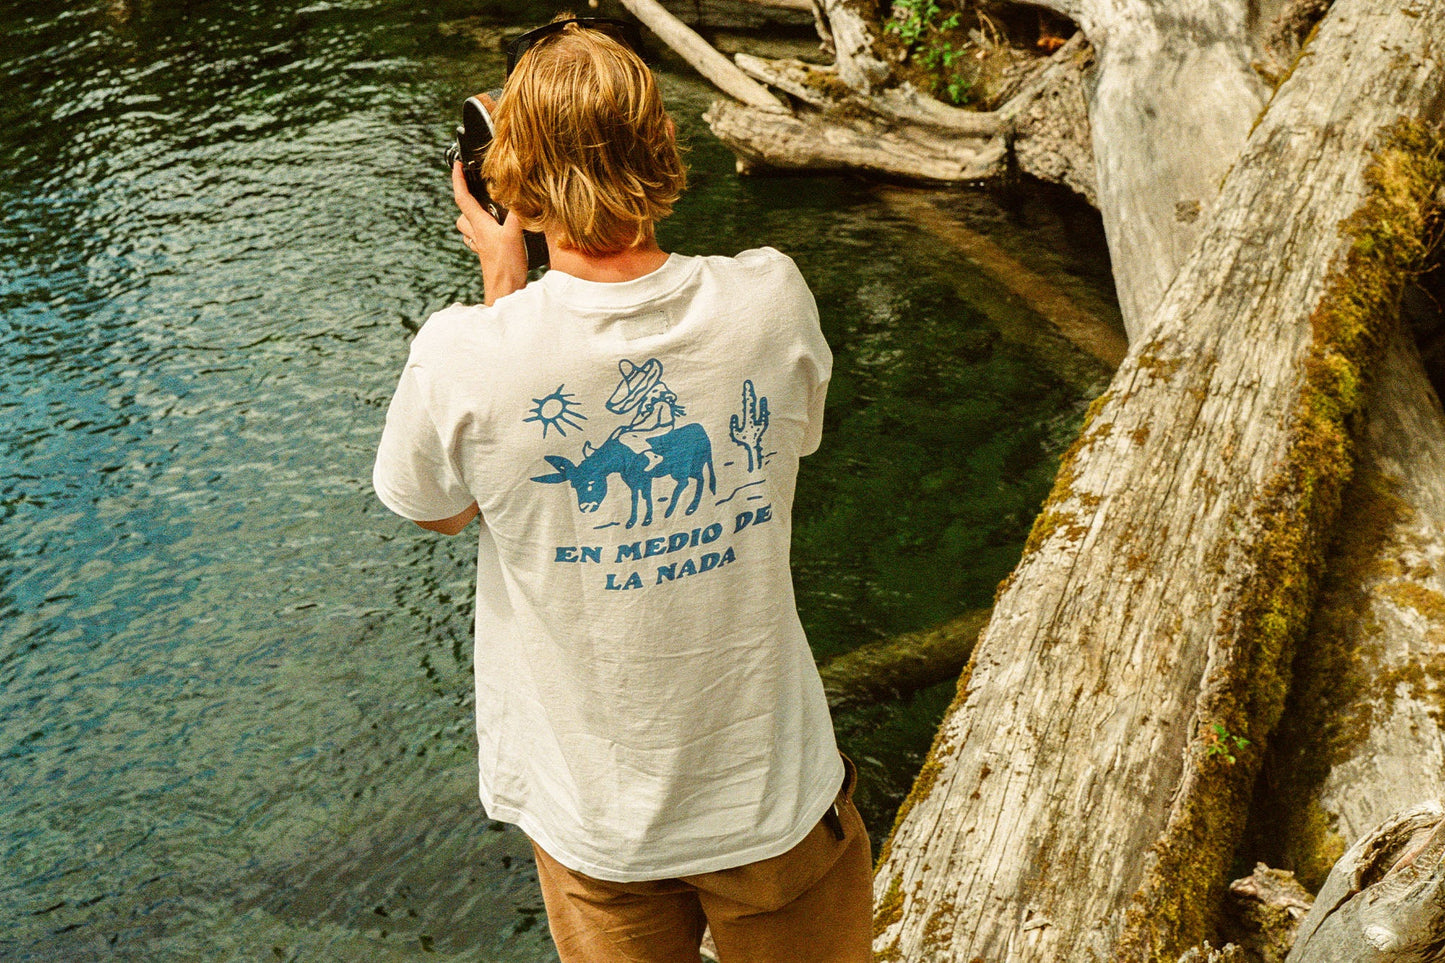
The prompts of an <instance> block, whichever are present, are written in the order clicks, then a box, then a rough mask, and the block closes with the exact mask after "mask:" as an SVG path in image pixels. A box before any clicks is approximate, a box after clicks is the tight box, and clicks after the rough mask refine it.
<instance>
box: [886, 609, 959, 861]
mask: <svg viewBox="0 0 1445 963" xmlns="http://www.w3.org/2000/svg"><path fill="white" fill-rule="evenodd" d="M980 634H982V633H980ZM972 679H973V660H972V659H970V660H969V662H968V665H966V666H964V667H963V672H962V673H960V674H959V677H958V687H957V689H956V691H955V692H954V695H953V701H952V702H951V703H949V705H948V708H947V709H945V710H944V712H943V721H942V722H940V723H939V725H938V731H937V732H935V733H934V734H933V745H931V746H929V748H928V755H927V756H925V757H924V760H923V765H922V766H921V767H919V770H918V776H917V778H915V779H914V780H913V787H912V788H911V789H909V791H908V795H907V796H906V797H905V798H904V800H903V802H902V803H900V804H899V806H898V814H897V815H896V816H894V817H893V828H892V829H891V830H889V832H888V838H887V839H885V840H883V845H882V846H881V847H880V848H879V850H878V862H877V864H876V865H875V866H874V870H873V871H874V873H875V874H876V873H877V872H879V871H880V870H881V869H882V868H883V867H884V866H886V865H887V864H888V859H889V857H890V856H892V855H893V837H894V836H895V835H896V834H897V833H898V827H899V826H901V825H903V820H904V819H905V818H906V817H907V816H908V814H909V813H910V812H912V811H913V807H914V806H916V805H918V804H919V803H920V802H922V801H923V800H925V799H927V798H928V796H929V794H930V793H932V792H933V787H934V785H936V784H937V782H938V774H939V773H940V772H942V771H943V762H942V757H943V756H944V755H945V754H946V753H947V751H948V749H949V747H950V744H949V743H948V742H947V740H945V739H944V735H943V732H944V729H945V728H947V726H948V720H949V719H951V718H952V717H953V714H954V713H955V712H957V711H958V710H959V708H960V707H961V706H962V705H963V703H964V702H965V701H967V699H968V692H969V683H970V682H971V681H972Z"/></svg>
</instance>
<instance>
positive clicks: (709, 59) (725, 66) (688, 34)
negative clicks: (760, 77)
mask: <svg viewBox="0 0 1445 963" xmlns="http://www.w3.org/2000/svg"><path fill="white" fill-rule="evenodd" d="M621 2H622V5H623V6H624V7H626V8H627V10H628V12H630V13H631V14H632V15H633V16H634V17H636V18H637V19H638V20H641V21H642V22H643V23H644V24H646V25H647V28H648V29H649V30H651V31H652V32H653V33H655V34H656V35H657V36H658V38H659V39H660V40H662V41H663V43H665V44H667V45H668V46H669V47H671V48H672V49H673V50H674V51H676V52H677V53H678V54H679V55H680V56H681V57H682V58H683V59H684V60H686V61H687V62H688V63H689V64H690V65H691V66H692V67H693V69H695V70H696V71H697V72H698V73H700V74H702V75H703V76H704V77H706V78H707V79H708V80H709V81H711V82H712V83H713V85H714V86H716V87H717V88H718V89H719V90H721V91H723V92H724V93H726V94H728V95H729V96H732V97H736V98H737V99H738V100H740V101H742V102H743V103H745V104H749V105H750V106H752V107H753V108H754V109H756V110H761V111H764V112H781V111H784V110H786V108H785V107H784V106H783V104H782V102H781V101H779V100H778V99H777V98H776V97H774V96H773V95H772V94H770V93H769V92H768V89H767V88H766V87H764V86H762V85H761V84H759V83H758V82H757V81H755V80H753V79H752V78H751V77H749V76H748V75H747V74H745V73H743V72H742V71H741V70H739V69H738V68H737V67H736V66H735V65H734V64H733V62H732V61H730V60H728V59H727V58H726V57H724V56H723V55H722V54H720V53H718V52H717V51H716V50H714V49H713V48H712V46H711V45H710V44H709V43H708V42H707V41H706V40H704V39H702V38H701V37H699V36H698V35H697V31H695V30H693V29H692V28H691V27H689V26H688V25H687V24H685V23H683V22H682V21H681V20H679V19H677V18H676V17H674V16H673V15H672V14H670V13H668V12H667V10H666V9H664V8H663V6H662V4H660V3H658V2H657V0H621Z"/></svg>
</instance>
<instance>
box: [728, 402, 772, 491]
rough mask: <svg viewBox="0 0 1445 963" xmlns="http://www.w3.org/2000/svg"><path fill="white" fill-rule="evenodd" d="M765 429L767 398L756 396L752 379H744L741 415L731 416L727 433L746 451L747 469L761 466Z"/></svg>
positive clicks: (756, 468) (766, 425)
mask: <svg viewBox="0 0 1445 963" xmlns="http://www.w3.org/2000/svg"><path fill="white" fill-rule="evenodd" d="M767 430H768V399H767V398H759V397H758V393H757V391H756V390H754V388H753V383H752V381H744V382H743V412H742V417H739V416H737V415H733V416H732V418H731V419H730V422H729V430H728V434H730V435H731V436H732V439H733V441H734V442H735V443H736V444H739V445H742V447H743V449H744V450H745V451H746V452H747V453H748V471H757V470H758V469H759V468H762V467H763V432H765V431H767Z"/></svg>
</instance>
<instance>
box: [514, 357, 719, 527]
mask: <svg viewBox="0 0 1445 963" xmlns="http://www.w3.org/2000/svg"><path fill="white" fill-rule="evenodd" d="M617 368H618V371H619V372H620V373H621V376H622V377H621V380H620V381H619V382H618V385H617V388H616V389H615V390H614V391H613V392H612V397H611V398H609V399H608V400H607V403H606V408H607V410H608V411H610V412H612V413H614V414H619V415H628V416H630V417H629V420H628V421H627V422H626V423H625V424H622V425H619V426H618V427H617V428H616V429H614V430H613V432H612V433H611V434H610V435H608V436H607V440H606V441H604V442H603V443H602V444H601V445H600V446H599V447H596V448H594V447H593V446H592V443H591V442H586V443H584V444H583V446H582V460H581V461H580V462H577V463H575V464H574V463H573V462H572V461H571V460H570V459H567V458H563V457H562V456H560V455H545V456H543V457H544V458H545V459H546V461H547V463H548V464H549V465H551V466H552V467H553V468H554V469H556V470H555V471H554V472H552V473H551V474H549V475H536V476H534V477H533V478H532V481H535V482H541V483H542V484H547V485H556V484H560V483H562V482H568V483H570V484H571V485H572V488H573V489H574V490H575V491H576V493H577V507H578V509H579V510H581V511H582V512H584V513H585V512H595V511H597V510H598V509H599V508H601V507H602V502H603V500H604V499H606V498H607V481H608V478H609V476H611V475H614V474H615V475H619V476H621V478H622V482H623V484H625V485H626V486H627V488H628V490H629V491H630V492H631V494H632V513H631V515H630V516H629V517H628V519H627V527H628V528H632V527H633V526H634V525H636V524H637V516H638V511H639V508H640V507H642V506H645V508H646V511H645V513H644V514H643V519H642V524H643V525H651V524H652V510H653V503H652V481H653V479H655V478H672V479H673V480H674V481H675V483H676V484H675V485H674V486H673V490H672V495H671V496H670V497H669V500H668V505H667V511H666V512H665V513H664V514H663V517H664V518H671V517H672V514H673V512H674V511H676V510H677V506H678V503H679V502H680V501H681V500H682V496H683V493H684V492H685V491H686V489H687V487H688V485H689V484H690V483H692V482H696V483H697V484H696V487H695V488H694V489H693V492H692V501H691V502H690V503H689V504H688V506H687V509H686V510H685V512H684V514H687V515H691V514H693V513H694V512H695V511H697V507H698V504H699V502H700V501H701V500H702V491H703V486H704V485H706V486H707V487H708V489H709V490H710V491H711V492H712V493H713V494H717V475H716V472H715V470H714V468H713V460H712V442H711V440H709V438H708V436H707V431H706V430H704V429H703V427H702V425H700V424H698V423H696V422H691V423H689V424H685V425H678V424H677V418H678V417H679V416H680V415H682V414H684V409H683V407H682V406H681V405H679V404H678V403H677V395H676V394H674V393H673V392H672V390H671V389H669V388H668V387H667V385H666V383H664V382H663V380H662V362H660V361H658V360H657V359H656V358H649V359H647V360H646V361H644V362H643V363H642V364H640V365H638V364H634V363H633V362H631V361H629V360H626V359H624V360H622V361H620V362H619V363H618V365H617ZM561 392H562V389H561V387H560V386H559V387H558V389H557V391H556V392H554V393H553V394H552V395H549V396H548V399H552V398H559V399H561V398H562V396H561ZM534 400H535V399H534ZM541 408H542V402H538V411H537V416H538V420H543V437H545V436H546V423H547V421H546V419H544V418H543V416H542V412H541ZM560 408H561V413H558V414H555V415H553V416H552V420H553V421H558V422H560V420H561V419H562V418H563V417H564V415H565V414H567V413H575V412H572V410H571V409H569V408H568V407H567V403H566V401H565V399H562V400H561V401H560ZM552 410H554V411H555V410H556V408H553V409H552ZM577 417H584V416H582V415H580V414H579V415H577ZM526 420H528V421H530V420H534V419H526ZM573 427H576V426H575V425H574V426H573ZM557 430H558V431H559V432H562V427H561V424H560V423H559V424H557ZM563 434H565V432H563Z"/></svg>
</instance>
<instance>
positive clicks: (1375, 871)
mask: <svg viewBox="0 0 1445 963" xmlns="http://www.w3.org/2000/svg"><path fill="white" fill-rule="evenodd" d="M1440 960H1445V809H1442V807H1441V805H1440V803H1439V802H1430V803H1426V804H1423V805H1420V806H1417V807H1414V808H1413V809H1410V810H1407V811H1405V812H1403V813H1400V814H1398V815H1395V816H1392V817H1391V818H1390V819H1387V820H1386V821H1385V822H1384V823H1382V824H1381V825H1380V826H1379V827H1377V828H1376V829H1374V830H1372V831H1370V832H1368V833H1366V834H1365V835H1363V836H1361V837H1360V839H1359V840H1358V841H1357V842H1356V843H1355V844H1354V845H1353V846H1351V847H1350V849H1349V851H1348V852H1346V853H1345V855H1344V857H1343V858H1342V859H1341V860H1340V861H1339V863H1338V864H1337V865H1336V866H1335V868H1334V870H1332V871H1331V872H1330V876H1329V879H1328V880H1327V881H1326V883H1325V885H1324V888H1323V889H1322V890H1321V891H1320V894H1319V896H1318V897H1317V898H1316V899H1315V904H1314V906H1313V908H1311V910H1310V912H1309V914H1308V915H1307V916H1306V917H1305V919H1304V922H1303V923H1301V924H1300V931H1299V936H1298V938H1297V939H1296V940H1295V945H1294V948H1293V949H1292V950H1290V954H1289V957H1288V963H1439V961H1440Z"/></svg>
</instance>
